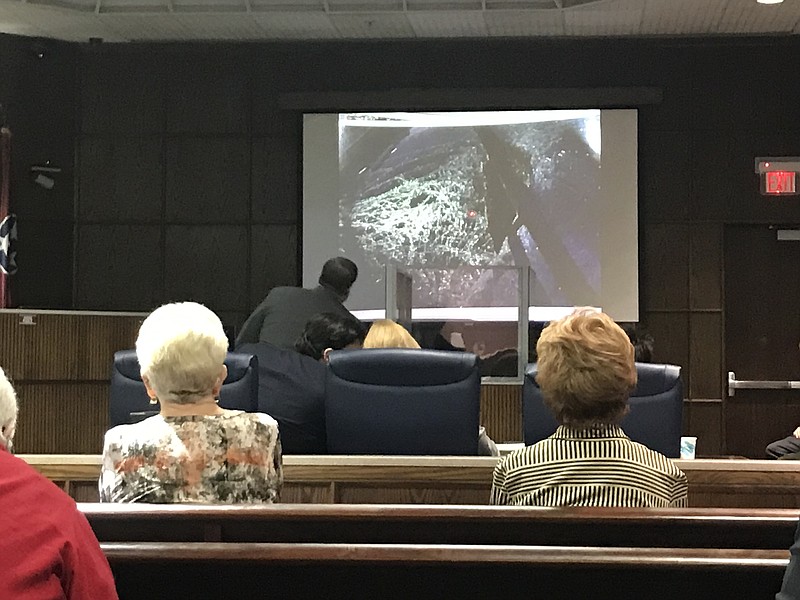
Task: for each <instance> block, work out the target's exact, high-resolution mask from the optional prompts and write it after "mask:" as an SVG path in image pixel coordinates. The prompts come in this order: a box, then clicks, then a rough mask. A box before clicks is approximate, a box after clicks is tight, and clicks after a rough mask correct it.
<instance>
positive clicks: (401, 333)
mask: <svg viewBox="0 0 800 600" xmlns="http://www.w3.org/2000/svg"><path fill="white" fill-rule="evenodd" d="M364 348H419V344H418V343H417V340H415V339H414V338H413V337H411V334H410V333H408V330H406V328H405V327H403V326H402V325H399V324H397V323H395V322H394V321H392V320H390V319H381V320H379V321H375V322H374V323H373V324H372V327H370V328H369V332H368V333H367V337H366V338H364Z"/></svg>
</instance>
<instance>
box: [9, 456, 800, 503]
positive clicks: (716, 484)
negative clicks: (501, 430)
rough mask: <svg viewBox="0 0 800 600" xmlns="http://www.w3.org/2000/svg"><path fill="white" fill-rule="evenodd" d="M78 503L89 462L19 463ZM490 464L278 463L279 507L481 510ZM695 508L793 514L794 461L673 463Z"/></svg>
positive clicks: (797, 479)
mask: <svg viewBox="0 0 800 600" xmlns="http://www.w3.org/2000/svg"><path fill="white" fill-rule="evenodd" d="M20 456H21V457H22V458H23V459H25V460H27V461H28V462H29V463H30V464H31V465H33V466H34V467H36V468H37V469H38V470H39V471H40V472H42V473H43V474H44V475H45V476H46V477H48V478H50V479H52V480H53V481H56V482H58V483H59V484H61V485H63V486H64V487H65V489H66V490H67V492H68V493H70V495H72V496H73V498H75V499H76V500H78V501H84V502H92V501H96V500H97V477H98V475H99V472H100V457H99V456H97V455H47V454H41V455H37V454H30V455H20ZM496 461H497V459H495V458H491V457H436V456H286V457H284V475H285V484H284V489H283V493H282V500H283V501H284V502H293V503H296V502H302V503H343V504H350V503H368V504H487V503H488V501H489V489H490V487H491V476H492V470H493V468H494V465H495V463H496ZM675 463H676V464H677V465H678V466H679V467H680V468H681V469H683V471H684V472H685V473H686V476H687V478H688V480H689V504H690V506H696V507H741V508H758V507H762V508H800V461H766V460H693V461H691V460H688V461H684V460H676V461H675Z"/></svg>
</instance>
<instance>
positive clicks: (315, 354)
mask: <svg viewBox="0 0 800 600" xmlns="http://www.w3.org/2000/svg"><path fill="white" fill-rule="evenodd" d="M366 333H367V332H366V330H365V329H364V326H363V325H362V324H361V321H358V320H356V319H354V318H352V317H344V316H342V315H337V314H336V313H320V314H318V315H314V316H313V317H311V319H310V320H309V321H308V323H306V327H305V330H304V331H303V333H302V334H300V337H299V338H297V341H296V342H295V343H294V349H295V350H297V351H298V352H299V353H300V354H305V355H306V356H310V357H311V358H313V359H314V360H319V359H321V358H322V355H323V353H324V352H325V350H326V349H327V348H331V349H333V350H341V349H342V348H346V347H347V346H349V345H351V344H354V343H356V342H361V343H363V342H364V336H366Z"/></svg>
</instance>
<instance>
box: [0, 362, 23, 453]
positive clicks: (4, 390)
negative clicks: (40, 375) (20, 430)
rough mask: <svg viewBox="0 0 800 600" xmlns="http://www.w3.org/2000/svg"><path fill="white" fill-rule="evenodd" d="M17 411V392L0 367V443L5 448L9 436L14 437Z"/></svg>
mask: <svg viewBox="0 0 800 600" xmlns="http://www.w3.org/2000/svg"><path fill="white" fill-rule="evenodd" d="M18 411H19V409H18V404H17V393H16V392H15V391H14V386H13V385H11V382H10V381H9V380H8V377H6V374H5V371H3V369H0V427H2V428H4V429H5V433H3V432H2V431H0V445H2V446H5V447H6V448H9V447H10V446H11V438H12V437H14V429H15V428H16V425H17V413H18Z"/></svg>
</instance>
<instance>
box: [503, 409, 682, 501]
mask: <svg viewBox="0 0 800 600" xmlns="http://www.w3.org/2000/svg"><path fill="white" fill-rule="evenodd" d="M686 492H687V485H686V475H684V473H683V471H681V470H680V469H679V468H678V467H676V466H675V464H674V463H673V462H672V461H671V460H670V459H668V458H667V457H666V456H663V455H661V454H659V453H658V452H654V451H653V450H650V449H649V448H647V447H645V446H643V445H642V444H639V443H637V442H633V441H631V439H630V438H629V437H628V436H626V435H625V433H624V432H623V431H622V429H620V428H619V427H617V426H615V425H598V426H595V427H592V428H588V429H573V428H570V427H565V426H562V427H559V428H558V429H557V430H556V432H555V433H554V434H553V435H551V436H550V437H549V438H547V439H544V440H542V441H541V442H539V443H537V444H534V445H532V446H528V447H527V448H523V449H522V450H518V451H516V452H513V453H512V454H509V455H508V456H506V457H505V458H504V459H502V460H500V461H499V462H498V463H497V466H496V467H495V470H494V477H493V480H492V495H491V500H490V502H491V504H509V505H514V506H642V507H669V506H675V507H681V506H686Z"/></svg>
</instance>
